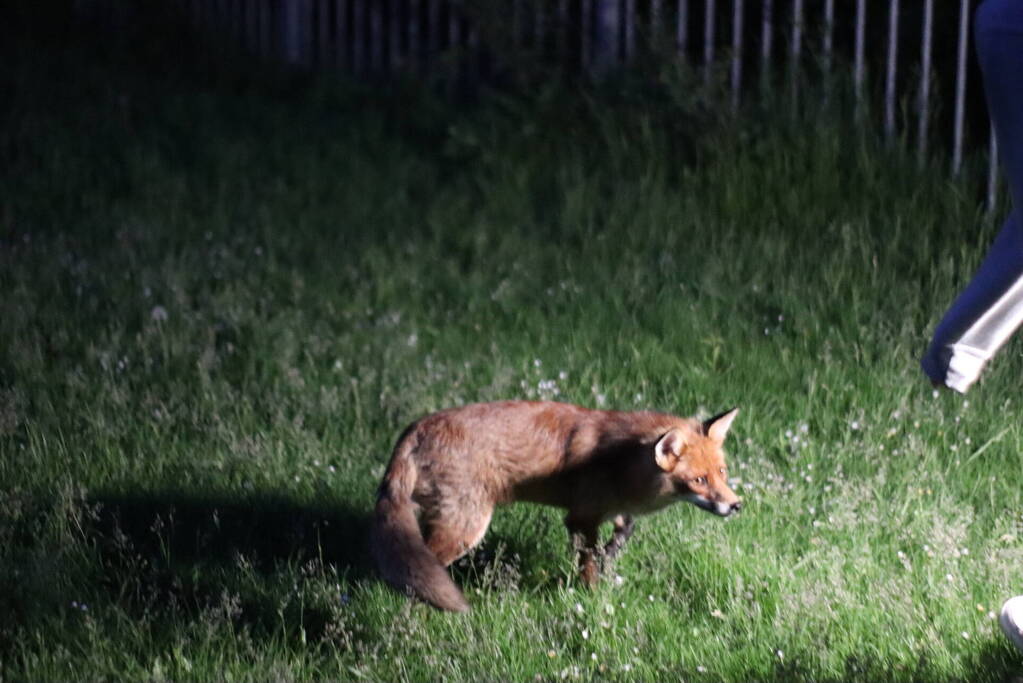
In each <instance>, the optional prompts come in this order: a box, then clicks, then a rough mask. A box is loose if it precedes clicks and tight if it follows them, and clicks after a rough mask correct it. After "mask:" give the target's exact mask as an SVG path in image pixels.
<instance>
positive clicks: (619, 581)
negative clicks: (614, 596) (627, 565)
mask: <svg viewBox="0 0 1023 683" xmlns="http://www.w3.org/2000/svg"><path fill="white" fill-rule="evenodd" d="M623 583H625V579H624V578H622V575H621V574H615V585H616V586H620V585H622V584H623Z"/></svg>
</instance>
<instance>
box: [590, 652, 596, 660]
mask: <svg viewBox="0 0 1023 683" xmlns="http://www.w3.org/2000/svg"><path fill="white" fill-rule="evenodd" d="M590 659H592V660H593V661H597V653H596V652H591V653H590Z"/></svg>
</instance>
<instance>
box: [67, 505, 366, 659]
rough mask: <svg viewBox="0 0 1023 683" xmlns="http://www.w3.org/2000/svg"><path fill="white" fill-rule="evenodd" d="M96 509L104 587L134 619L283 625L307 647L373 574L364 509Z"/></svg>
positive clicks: (95, 540)
mask: <svg viewBox="0 0 1023 683" xmlns="http://www.w3.org/2000/svg"><path fill="white" fill-rule="evenodd" d="M90 503H91V505H92V506H93V509H94V510H95V514H94V516H93V523H92V525H91V527H90V529H89V530H88V532H87V533H88V534H89V537H90V539H91V542H92V545H93V547H94V548H95V549H96V551H97V555H98V556H97V557H96V558H95V559H97V560H98V561H99V564H100V566H101V572H100V578H99V586H100V587H101V591H102V593H104V594H105V596H106V598H107V599H109V601H110V602H111V603H112V604H116V605H117V607H118V609H121V610H124V611H125V612H127V613H128V614H129V615H134V616H140V615H153V616H155V617H156V618H157V619H159V620H162V621H164V622H165V623H167V624H182V623H191V622H196V621H197V620H205V621H207V622H210V621H216V620H217V619H219V618H221V616H226V618H227V620H237V621H238V622H240V623H244V624H246V625H247V627H248V628H250V629H251V633H252V634H253V635H256V636H259V635H260V634H262V635H267V634H270V633H278V634H279V633H281V632H282V629H283V632H284V633H286V634H287V637H288V638H289V640H294V641H295V642H301V640H302V639H303V638H305V637H306V635H309V636H311V637H314V638H318V637H321V636H324V635H325V634H326V633H327V632H328V629H329V628H330V624H331V622H332V620H333V619H334V617H335V616H336V615H335V612H336V610H337V609H338V608H339V607H340V606H342V605H344V604H345V603H346V602H347V601H348V600H349V595H348V593H349V592H350V590H351V589H352V588H353V587H354V585H355V584H357V583H359V582H361V581H362V580H364V579H366V578H367V577H370V576H372V575H373V568H372V562H371V558H370V554H369V545H368V533H369V520H370V514H369V510H368V508H357V507H354V506H349V505H346V504H341V505H337V506H330V507H326V506H324V507H314V506H307V505H300V504H298V503H295V502H294V501H289V500H286V499H283V498H276V497H266V496H262V497H253V498H251V499H246V500H238V499H234V500H216V499H211V498H191V497H187V496H174V495H165V496H159V497H146V496H137V497H134V496H94V497H93V498H92V499H91V500H90ZM94 566H95V565H94ZM97 598H98V599H99V600H101V601H102V600H103V599H104V596H102V595H100V596H97ZM218 615H220V616H218Z"/></svg>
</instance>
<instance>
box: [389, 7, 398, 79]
mask: <svg viewBox="0 0 1023 683" xmlns="http://www.w3.org/2000/svg"><path fill="white" fill-rule="evenodd" d="M399 68H401V2H400V0H390V2H388V3H387V69H388V71H390V72H391V73H394V72H395V71H397V70H398V69H399Z"/></svg>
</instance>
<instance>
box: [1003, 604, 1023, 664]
mask: <svg viewBox="0 0 1023 683" xmlns="http://www.w3.org/2000/svg"><path fill="white" fill-rule="evenodd" d="M998 623H1000V624H1001V625H1002V630H1003V631H1005V635H1007V636H1008V637H1009V640H1011V641H1012V644H1013V645H1015V646H1016V649H1017V650H1019V651H1020V652H1023V595H1017V596H1016V597H1014V598H1009V599H1008V600H1006V601H1005V604H1004V605H1002V615H1001V616H1000V617H999V618H998Z"/></svg>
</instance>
